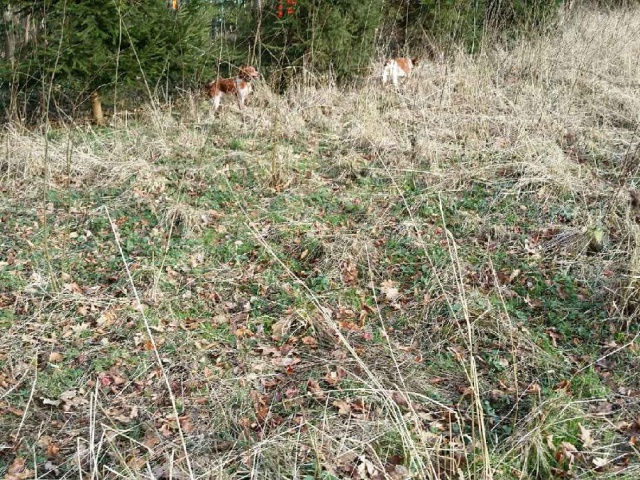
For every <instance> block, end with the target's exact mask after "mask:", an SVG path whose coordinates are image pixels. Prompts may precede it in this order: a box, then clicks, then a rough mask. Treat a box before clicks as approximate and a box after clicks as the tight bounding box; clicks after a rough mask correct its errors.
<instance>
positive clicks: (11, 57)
mask: <svg viewBox="0 0 640 480" xmlns="http://www.w3.org/2000/svg"><path fill="white" fill-rule="evenodd" d="M2 23H3V25H4V33H5V42H4V55H5V58H6V59H7V61H9V63H11V65H12V66H13V63H14V61H15V51H16V36H15V27H14V18H13V14H12V13H11V5H10V4H8V5H7V6H6V7H5V8H4V10H3V12H2Z"/></svg>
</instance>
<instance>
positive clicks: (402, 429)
mask: <svg viewBox="0 0 640 480" xmlns="http://www.w3.org/2000/svg"><path fill="white" fill-rule="evenodd" d="M256 89H257V92H256V94H255V95H254V96H253V97H251V98H250V105H249V107H248V108H247V110H246V111H245V112H244V114H243V113H242V112H240V111H238V109H237V107H236V106H235V105H234V104H228V105H226V106H224V107H223V108H222V109H221V111H220V112H219V115H218V117H216V118H215V119H212V118H211V117H210V116H209V115H208V107H207V106H206V105H205V102H204V100H202V99H200V98H197V99H195V100H194V99H191V101H189V99H188V98H185V99H183V100H180V101H179V102H177V103H176V104H174V105H171V106H156V107H153V108H152V107H149V108H148V109H147V110H146V111H145V112H144V113H143V114H140V115H138V116H137V117H135V118H127V117H126V116H124V115H119V116H118V117H117V118H116V119H114V121H113V122H112V124H111V125H110V126H108V127H104V128H91V127H88V126H73V127H56V128H54V129H49V130H46V131H45V132H44V133H42V132H41V133H38V132H34V131H28V130H26V129H23V128H21V127H18V126H10V127H7V128H6V129H5V130H4V131H3V133H2V134H0V139H1V142H0V144H1V151H0V174H1V181H0V192H1V193H0V232H1V236H0V307H2V309H1V310H0V413H1V415H0V476H4V478H7V479H26V478H70V479H74V478H85V479H89V478H95V479H103V478H105V479H106V478H114V479H115V478H148V479H151V478H154V479H159V478H223V479H224V478H247V479H248V478H251V479H267V478H269V479H281V478H282V479H284V478H290V479H336V478H339V479H344V478H360V479H383V478H386V479H394V480H397V479H408V478H428V479H439V480H440V479H458V480H463V479H464V480H470V479H490V478H493V479H496V480H497V479H514V480H515V479H548V478H581V479H587V478H621V479H629V480H630V479H636V478H639V477H640V455H639V452H638V445H637V439H638V436H639V435H640V374H639V373H638V372H639V369H640V357H639V352H640V345H639V342H638V338H637V336H638V331H639V330H638V315H637V311H638V306H639V305H640V303H639V301H640V290H639V289H640V283H639V278H640V277H639V275H640V226H639V224H640V193H636V188H637V184H638V182H639V181H640V179H639V177H638V170H639V169H640V151H639V150H638V148H639V145H640V137H639V133H640V132H639V131H638V127H639V125H640V10H633V11H625V12H613V13H596V12H588V13H587V12H583V13H578V14H577V15H576V18H575V19H572V20H570V21H569V22H568V23H566V24H565V25H563V26H562V27H561V29H560V30H559V31H558V32H556V33H554V34H553V35H551V36H550V37H546V38H542V39H534V40H528V41H522V42H521V43H519V44H516V45H512V46H511V47H510V48H509V49H508V50H507V49H502V48H499V47H490V48H487V49H485V54H483V55H481V56H477V57H470V56H468V55H466V54H463V53H459V54H454V55H451V56H449V57H448V58H446V59H445V60H444V62H443V63H439V64H436V63H434V64H428V65H425V66H424V67H423V69H422V70H421V71H419V72H418V73H417V75H416V76H415V77H414V78H412V79H410V80H409V81H408V82H406V83H405V84H404V85H402V86H401V87H400V88H399V90H398V91H395V90H393V88H391V87H390V88H388V89H385V90H382V89H381V88H380V86H379V83H377V82H376V80H375V79H373V80H371V81H370V82H368V83H366V84H365V85H361V86H358V87H353V88H351V89H346V90H345V89H342V90H341V89H337V88H333V87H322V88H321V87H305V88H302V87H301V88H300V89H297V90H292V91H290V92H289V93H288V94H287V95H286V96H278V95H276V94H274V93H272V92H271V91H270V90H269V88H268V86H267V85H266V84H262V85H261V84H258V85H257V86H256Z"/></svg>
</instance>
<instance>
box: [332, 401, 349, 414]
mask: <svg viewBox="0 0 640 480" xmlns="http://www.w3.org/2000/svg"><path fill="white" fill-rule="evenodd" d="M332 405H333V406H334V407H338V415H349V414H350V413H351V405H349V404H348V403H347V402H345V401H344V400H334V402H333V403H332Z"/></svg>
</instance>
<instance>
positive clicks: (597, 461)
mask: <svg viewBox="0 0 640 480" xmlns="http://www.w3.org/2000/svg"><path fill="white" fill-rule="evenodd" d="M591 461H592V462H593V466H594V467H596V468H602V467H604V466H605V465H606V464H607V463H609V461H608V460H607V459H606V458H598V457H595V458H594V459H593V460H591Z"/></svg>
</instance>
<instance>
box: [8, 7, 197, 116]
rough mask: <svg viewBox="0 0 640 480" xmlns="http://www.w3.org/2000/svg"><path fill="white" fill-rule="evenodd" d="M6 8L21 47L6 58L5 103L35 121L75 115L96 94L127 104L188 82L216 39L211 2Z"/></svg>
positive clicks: (16, 44)
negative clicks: (212, 38) (175, 6)
mask: <svg viewBox="0 0 640 480" xmlns="http://www.w3.org/2000/svg"><path fill="white" fill-rule="evenodd" d="M3 7H4V13H5V15H4V18H5V22H4V25H3V27H4V28H3V29H2V30H3V35H4V37H5V38H6V39H8V38H9V37H10V36H11V39H12V42H13V45H12V51H11V52H9V51H8V50H7V49H5V50H6V51H5V54H4V56H3V57H4V58H2V59H1V61H0V91H1V92H2V94H0V95H2V96H0V102H2V103H4V105H0V108H1V107H5V108H4V109H5V110H13V113H14V114H17V115H19V116H20V117H22V118H24V119H27V120H33V118H28V117H32V116H33V115H34V114H36V115H39V116H43V115H44V114H45V113H49V114H60V113H64V114H65V115H73V114H74V113H75V111H76V109H77V108H78V107H82V108H84V106H85V105H86V104H87V103H88V101H89V98H90V96H91V95H92V94H94V93H99V94H100V95H101V96H102V97H103V98H105V99H108V101H109V102H112V101H113V100H114V95H116V94H117V95H118V96H119V97H120V98H119V99H120V100H122V101H123V102H124V101H126V100H127V99H131V98H146V99H147V100H148V99H149V96H151V97H152V98H154V97H157V96H162V95H166V94H167V93H168V92H169V91H170V90H171V89H172V88H173V87H175V86H178V85H179V86H188V85H190V84H191V83H192V82H194V81H195V79H197V78H199V76H200V69H201V65H202V57H203V56H204V55H206V52H207V49H208V47H209V44H210V38H209V31H210V15H208V14H207V13H206V12H207V10H208V9H209V8H210V6H208V5H207V4H206V2H197V1H192V2H186V3H184V4H183V5H182V6H181V8H180V9H178V10H173V9H170V8H168V6H167V3H166V2H164V1H148V2H147V1H129V0H110V1H101V0H36V1H30V2H27V1H24V0H18V1H14V2H11V3H10V4H5V5H4V6H3ZM27 32H29V34H28V35H27ZM94 97H95V96H94ZM85 110H86V109H85ZM25 117H26V118H25Z"/></svg>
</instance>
